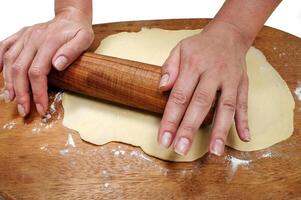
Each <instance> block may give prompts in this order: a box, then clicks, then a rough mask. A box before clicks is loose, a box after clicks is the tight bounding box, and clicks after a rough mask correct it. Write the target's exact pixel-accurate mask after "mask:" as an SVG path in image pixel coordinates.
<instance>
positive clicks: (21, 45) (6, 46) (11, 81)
mask: <svg viewBox="0 0 301 200" xmlns="http://www.w3.org/2000/svg"><path fill="white" fill-rule="evenodd" d="M93 39H94V33H93V30H92V24H91V20H90V19H88V18H87V17H86V16H85V15H83V13H81V12H80V11H77V10H69V11H64V12H63V13H59V14H57V15H56V17H55V18H54V19H53V20H51V21H48V22H46V23H41V24H36V25H33V26H29V27H25V28H23V29H21V30H20V31H19V32H17V33H15V34H14V35H12V36H10V37H8V38H7V39H5V40H3V41H2V42H0V73H1V71H2V69H3V76H4V83H5V86H4V88H5V92H4V98H5V101H6V102H10V101H12V100H13V99H14V98H16V101H17V104H18V112H19V114H20V115H21V116H22V117H25V116H26V115H27V114H28V113H29V112H30V97H31V94H30V92H32V96H33V101H34V103H35V105H36V109H37V111H38V112H39V114H40V115H44V114H45V113H46V111H47V109H48V93H47V88H48V87H47V75H48V73H49V72H50V70H51V67H52V65H53V66H54V67H55V68H56V69H57V70H59V71H62V70H64V69H66V68H67V67H68V66H69V65H70V64H71V63H72V62H73V61H74V60H75V59H76V58H77V57H78V56H80V54H81V53H82V52H83V51H85V50H86V49H88V48H89V46H90V45H91V43H92V42H93Z"/></svg>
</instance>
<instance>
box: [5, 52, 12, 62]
mask: <svg viewBox="0 0 301 200" xmlns="http://www.w3.org/2000/svg"><path fill="white" fill-rule="evenodd" d="M3 60H4V62H5V63H8V62H10V61H12V60H13V54H12V52H11V51H8V52H6V53H5V54H4V56H3Z"/></svg>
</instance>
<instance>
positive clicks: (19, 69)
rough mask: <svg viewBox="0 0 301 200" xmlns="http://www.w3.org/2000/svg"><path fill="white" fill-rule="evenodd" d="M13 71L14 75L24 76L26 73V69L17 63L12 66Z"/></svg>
mask: <svg viewBox="0 0 301 200" xmlns="http://www.w3.org/2000/svg"><path fill="white" fill-rule="evenodd" d="M12 71H13V73H14V74H22V73H24V68H23V66H22V64H21V63H18V62H17V63H15V64H14V65H13V66H12Z"/></svg>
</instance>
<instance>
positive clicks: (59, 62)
mask: <svg viewBox="0 0 301 200" xmlns="http://www.w3.org/2000/svg"><path fill="white" fill-rule="evenodd" d="M67 63H68V59H67V58H66V57H65V56H59V57H58V58H57V59H56V60H55V61H54V63H53V65H54V67H55V68H56V69H58V70H63V69H64V68H65V66H66V64H67Z"/></svg>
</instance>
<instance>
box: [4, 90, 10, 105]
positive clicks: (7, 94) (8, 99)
mask: <svg viewBox="0 0 301 200" xmlns="http://www.w3.org/2000/svg"><path fill="white" fill-rule="evenodd" d="M4 102H5V103H9V102H10V98H9V92H8V91H7V90H5V91H4Z"/></svg>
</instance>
